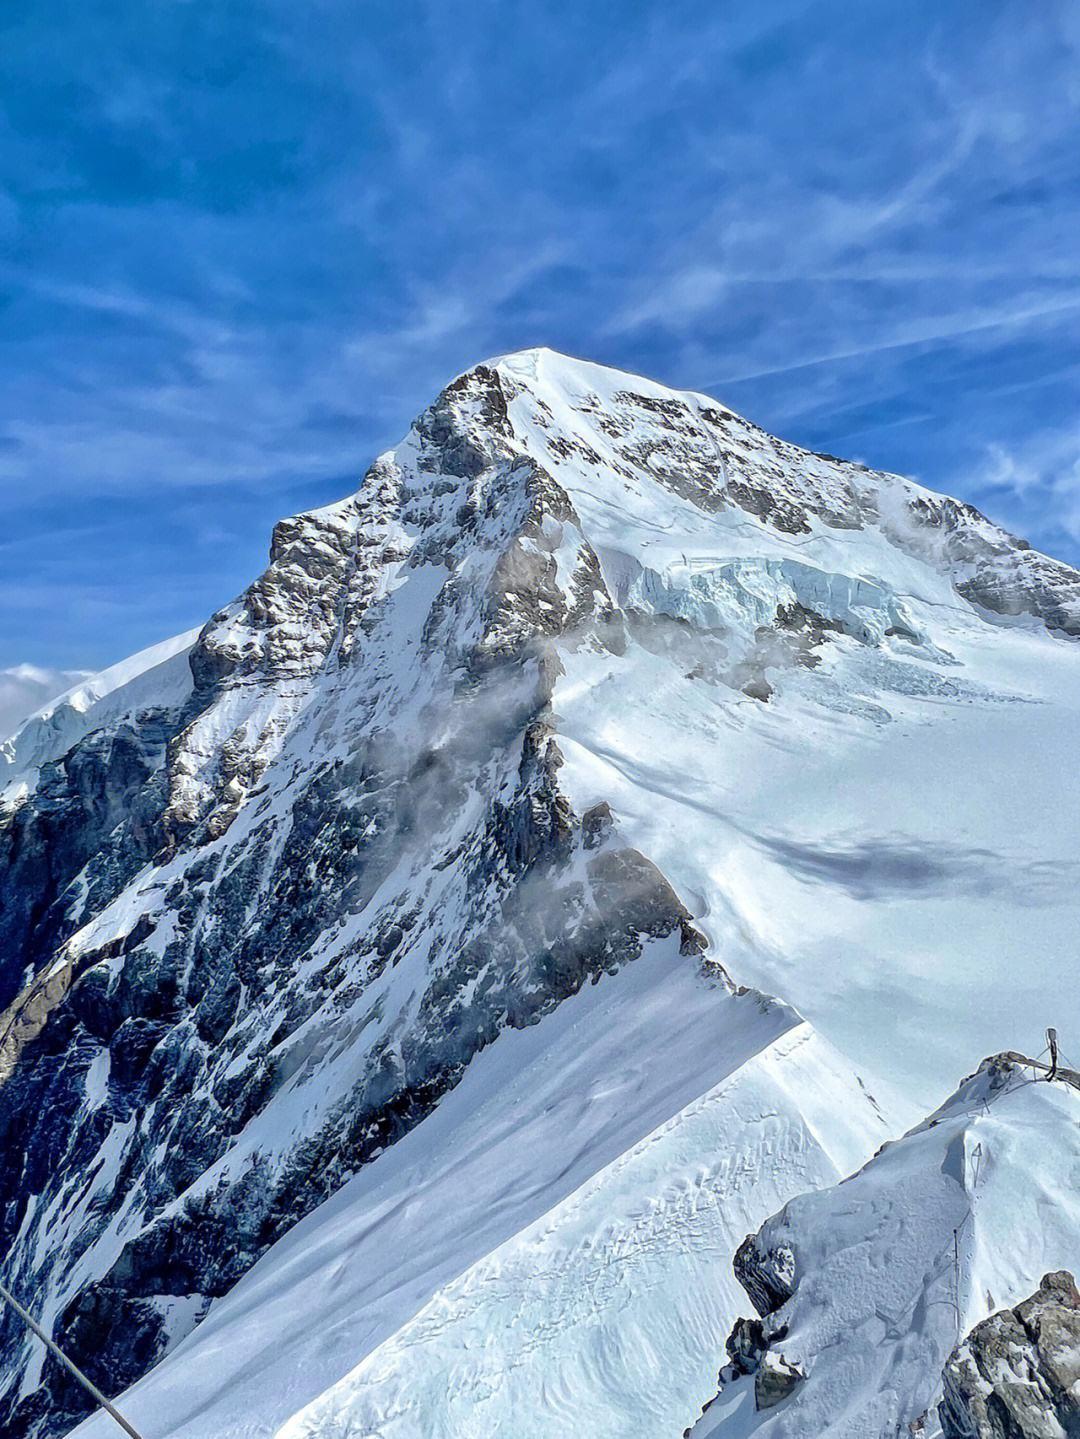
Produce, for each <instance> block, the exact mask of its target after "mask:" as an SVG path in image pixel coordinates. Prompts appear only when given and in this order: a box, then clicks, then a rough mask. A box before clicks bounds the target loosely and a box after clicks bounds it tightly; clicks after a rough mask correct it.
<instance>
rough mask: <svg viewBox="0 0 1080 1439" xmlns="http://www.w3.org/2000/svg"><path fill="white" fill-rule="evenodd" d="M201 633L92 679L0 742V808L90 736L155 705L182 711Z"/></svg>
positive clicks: (152, 649) (15, 799)
mask: <svg viewBox="0 0 1080 1439" xmlns="http://www.w3.org/2000/svg"><path fill="white" fill-rule="evenodd" d="M197 636H198V630H191V631H189V632H188V633H187V634H182V635H177V636H176V637H175V638H173V639H171V640H165V641H164V642H163V643H162V644H157V645H151V646H150V648H149V649H145V650H141V651H140V652H139V653H138V654H136V655H132V656H131V658H130V659H127V660H121V661H120V663H119V664H115V665H110V667H109V668H108V669H106V670H102V671H101V672H100V673H99V674H94V675H88V676H87V677H86V678H84V679H80V680H79V682H78V683H77V684H76V685H74V686H72V688H71V689H67V690H65V691H64V692H63V694H60V695H57V696H56V697H55V698H54V699H51V700H49V702H48V703H47V704H45V705H42V707H41V708H40V709H38V710H35V711H34V713H33V714H32V715H29V716H28V717H27V718H26V719H25V720H23V722H22V724H20V725H19V727H18V729H17V730H16V731H15V733H14V734H13V735H11V736H10V737H9V738H0V805H8V806H11V805H13V804H15V803H17V802H18V800H19V799H21V798H23V797H24V796H25V794H26V793H27V792H28V790H29V787H30V786H31V785H32V784H33V782H34V779H35V777H36V775H37V772H38V771H39V770H40V769H41V767H42V765H44V764H48V763H49V761H50V760H55V759H57V758H59V757H60V756H61V755H64V754H67V752H68V751H69V750H70V749H71V748H72V746H73V745H75V744H77V743H78V741H79V740H80V739H82V738H83V736H84V735H86V734H89V733H90V731H91V730H95V729H101V728H103V727H105V726H107V725H111V724H115V723H116V721H117V720H119V719H122V718H123V717H124V716H125V715H129V714H133V713H135V712H136V711H138V710H140V709H144V708H147V707H148V706H151V705H179V704H182V703H183V701H184V700H185V699H186V698H187V696H188V694H189V693H190V691H191V669H190V667H189V665H188V655H189V653H190V651H191V647H192V645H193V644H194V643H195V640H196V638H197Z"/></svg>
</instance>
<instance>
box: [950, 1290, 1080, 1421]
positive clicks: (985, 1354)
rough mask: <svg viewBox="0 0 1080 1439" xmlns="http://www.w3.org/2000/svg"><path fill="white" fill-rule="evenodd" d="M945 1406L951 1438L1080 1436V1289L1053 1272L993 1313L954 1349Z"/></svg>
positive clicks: (951, 1356)
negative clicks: (1021, 1297)
mask: <svg viewBox="0 0 1080 1439" xmlns="http://www.w3.org/2000/svg"><path fill="white" fill-rule="evenodd" d="M943 1383H944V1399H943V1400H942V1403H941V1405H940V1406H939V1409H938V1415H939V1417H940V1420H941V1432H942V1436H943V1439H1075V1436H1076V1435H1080V1292H1078V1291H1077V1288H1076V1281H1075V1280H1074V1279H1073V1276H1072V1275H1071V1274H1070V1273H1068V1271H1067V1270H1064V1269H1062V1270H1058V1271H1057V1272H1055V1273H1051V1274H1045V1275H1044V1276H1043V1280H1042V1283H1041V1284H1040V1285H1039V1287H1038V1289H1037V1290H1036V1291H1035V1293H1034V1294H1033V1295H1032V1296H1031V1298H1030V1299H1025V1300H1024V1301H1023V1303H1022V1304H1018V1305H1017V1306H1016V1307H1015V1309H1003V1310H1001V1311H1000V1312H999V1313H997V1314H991V1315H990V1317H989V1319H984V1320H983V1321H982V1323H981V1324H976V1326H975V1328H974V1329H973V1330H972V1331H971V1333H970V1334H969V1335H968V1336H967V1338H966V1339H965V1340H964V1342H963V1343H962V1344H960V1345H958V1346H957V1347H956V1349H954V1350H953V1352H952V1354H951V1355H950V1356H949V1361H948V1363H947V1364H946V1365H945V1370H944V1375H943Z"/></svg>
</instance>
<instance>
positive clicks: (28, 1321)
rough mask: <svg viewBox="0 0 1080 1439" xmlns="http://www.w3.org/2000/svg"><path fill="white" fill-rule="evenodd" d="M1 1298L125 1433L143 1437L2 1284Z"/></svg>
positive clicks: (132, 1438) (133, 1436)
mask: <svg viewBox="0 0 1080 1439" xmlns="http://www.w3.org/2000/svg"><path fill="white" fill-rule="evenodd" d="M0 1299H4V1300H6V1301H7V1303H8V1304H10V1305H11V1307H12V1309H14V1311H15V1313H16V1314H17V1315H18V1316H19V1318H20V1319H21V1320H22V1322H23V1323H24V1324H25V1325H26V1327H27V1328H28V1329H30V1330H31V1331H32V1332H33V1333H34V1334H36V1335H37V1337H38V1338H39V1339H40V1340H41V1342H42V1344H44V1346H45V1348H46V1349H47V1350H48V1351H49V1353H50V1354H51V1355H52V1356H53V1358H54V1359H56V1360H58V1361H59V1362H60V1363H61V1364H62V1365H63V1366H64V1368H65V1369H66V1370H67V1371H68V1372H69V1373H70V1374H74V1376H75V1378H76V1379H77V1380H78V1381H79V1383H80V1384H81V1385H82V1387H83V1388H84V1389H85V1390H86V1392H87V1393H88V1394H89V1395H90V1397H91V1398H92V1399H93V1401H94V1403H95V1404H99V1405H100V1406H101V1408H102V1409H104V1410H105V1412H106V1414H111V1415H112V1417H113V1418H114V1419H115V1420H116V1422H117V1424H119V1425H120V1428H121V1429H123V1431H124V1433H125V1434H129V1435H130V1436H131V1439H143V1436H142V1435H141V1434H140V1433H139V1431H138V1430H137V1429H135V1428H133V1427H132V1426H131V1425H130V1424H129V1423H128V1421H127V1420H126V1419H125V1418H124V1416H123V1415H122V1414H121V1413H120V1411H119V1409H117V1408H116V1407H115V1406H114V1405H112V1404H110V1403H109V1401H108V1399H106V1398H105V1395H104V1394H102V1392H101V1390H100V1389H98V1387H97V1386H96V1385H94V1384H91V1382H90V1380H89V1379H87V1377H86V1375H85V1374H84V1373H83V1372H82V1370H81V1369H76V1367H75V1365H74V1364H73V1363H72V1362H71V1360H70V1359H69V1358H68V1357H67V1355H66V1354H65V1353H64V1352H63V1351H62V1350H61V1349H58V1348H57V1346H56V1345H55V1344H54V1343H53V1342H52V1340H51V1339H50V1338H49V1336H48V1335H47V1334H46V1333H45V1331H44V1329H42V1328H41V1326H40V1324H38V1323H37V1322H36V1321H35V1320H34V1319H33V1317H32V1316H31V1315H29V1314H28V1313H27V1312H26V1310H25V1309H24V1308H23V1307H22V1305H21V1304H20V1303H19V1301H18V1300H17V1299H16V1298H15V1297H14V1295H12V1294H9V1293H8V1291H7V1290H6V1289H5V1288H4V1286H3V1285H2V1284H0Z"/></svg>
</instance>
